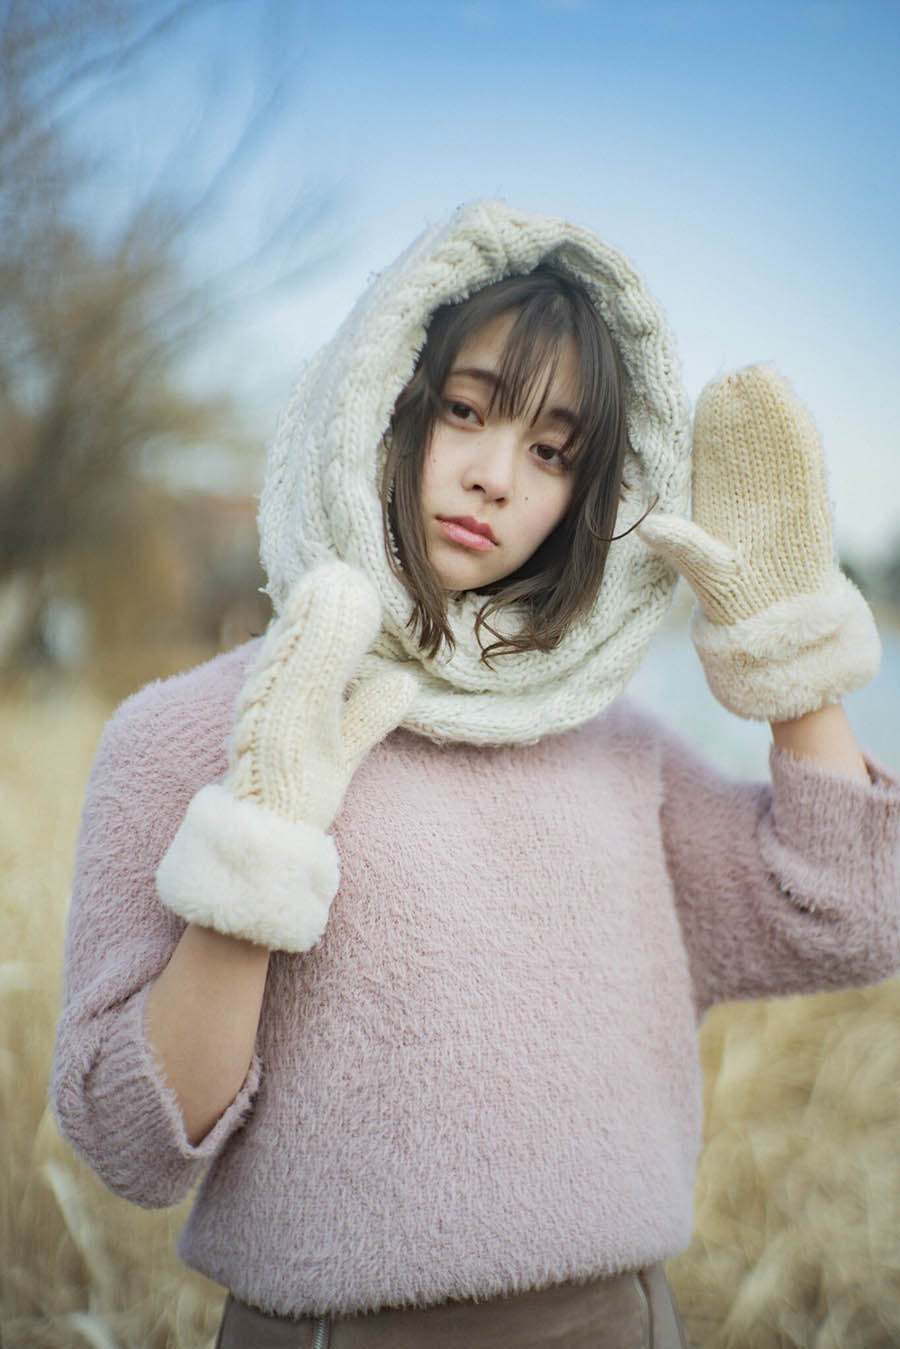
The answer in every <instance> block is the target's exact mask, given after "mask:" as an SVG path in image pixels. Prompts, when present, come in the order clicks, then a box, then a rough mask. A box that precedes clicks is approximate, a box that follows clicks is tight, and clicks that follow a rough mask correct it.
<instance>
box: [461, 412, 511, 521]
mask: <svg viewBox="0 0 900 1349" xmlns="http://www.w3.org/2000/svg"><path fill="white" fill-rule="evenodd" d="M472 450H473V453H472V458H471V460H470V462H469V464H468V465H467V466H466V472H465V475H464V478H463V486H464V487H467V488H470V489H472V490H474V491H480V492H483V493H484V496H485V497H486V498H487V500H489V501H496V502H501V503H502V502H504V501H506V500H508V498H509V497H510V495H511V494H512V489H513V482H514V479H515V463H516V457H515V450H516V437H515V436H514V435H513V434H512V432H511V431H504V430H502V429H498V430H488V431H486V432H485V433H484V434H482V435H480V436H478V437H477V439H476V441H475V443H474V444H473V446H472Z"/></svg>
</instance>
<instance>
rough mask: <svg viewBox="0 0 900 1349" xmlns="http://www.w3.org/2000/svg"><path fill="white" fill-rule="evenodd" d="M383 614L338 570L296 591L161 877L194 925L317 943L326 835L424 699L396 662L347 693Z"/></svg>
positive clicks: (349, 573)
mask: <svg viewBox="0 0 900 1349" xmlns="http://www.w3.org/2000/svg"><path fill="white" fill-rule="evenodd" d="M380 617H381V611H380V606H379V603H378V597H377V595H376V593H375V590H374V588H373V587H372V585H371V584H370V583H369V581H368V580H367V579H366V578H365V577H364V576H363V575H362V573H360V572H358V571H355V570H354V569H353V568H351V567H349V566H347V565H346V564H345V563H342V562H330V563H327V564H324V565H323V566H320V567H318V568H316V569H315V570H314V571H312V572H310V573H308V574H307V575H306V576H305V577H304V578H303V579H302V580H301V581H300V582H299V583H298V585H297V586H296V587H295V588H294V590H293V591H292V593H291V595H290V596H289V598H288V602H287V604H286V605H285V608H284V611H283V612H282V613H281V615H280V616H279V617H278V618H277V619H276V620H275V621H274V622H273V623H272V625H271V626H270V628H269V630H268V632H267V634H266V637H265V640H264V641H263V645H262V648H261V650H260V653H259V656H258V658H257V660H256V662H255V664H254V665H253V667H252V668H251V669H250V671H249V672H248V675H247V678H246V681H245V683H244V687H243V689H242V690H241V694H240V697H239V699H238V703H237V709H236V717H235V725H234V730H233V733H232V735H231V739H230V741H229V746H228V771H227V773H226V775H225V777H224V779H223V780H222V782H221V783H215V784H211V785H210V786H208V787H204V788H202V789H201V790H200V791H199V792H198V793H197V794H196V796H195V797H194V798H193V799H192V801H191V803H190V805H189V807H188V810H187V814H186V815H185V818H184V821H183V822H182V824H181V827H180V828H179V830H178V833H177V834H176V835H175V838H174V839H173V841H172V844H171V846H170V847H169V850H168V852H167V853H166V855H165V857H164V858H163V860H162V862H161V863H160V867H159V870H158V872H157V888H158V890H159V894H160V898H161V899H162V900H163V902H164V903H165V904H167V905H168V906H169V908H171V909H173V910H174V911H175V912H176V913H178V914H180V915H181V917H182V918H185V919H186V920H187V921H188V922H194V923H199V924H200V925H202V926H204V927H213V928H215V929H217V930H218V931H220V932H225V933H228V934H230V935H232V936H237V937H243V938H246V939H248V940H250V941H254V942H257V943H259V944H260V945H262V946H267V947H269V948H270V949H272V950H283V951H305V950H308V949H309V947H311V946H312V945H314V944H315V942H317V941H318V940H319V938H320V937H321V936H322V933H323V932H324V930H325V925H326V922H327V920H328V912H329V908H330V905H331V901H332V899H333V897H334V895H335V893H336V891H337V887H338V879H339V873H338V858H337V851H336V849H335V846H334V841H333V839H332V837H331V835H330V834H329V833H327V832H326V831H327V830H328V828H329V826H330V825H331V823H332V821H333V819H334V817H335V816H336V815H337V813H338V811H339V810H340V808H341V803H342V802H343V799H344V793H345V792H346V789H347V786H348V784H349V782H350V779H351V777H352V775H353V773H354V772H355V771H356V768H357V766H358V765H359V763H360V762H361V760H362V759H363V758H364V757H365V755H366V754H367V753H368V751H369V750H370V749H371V748H372V746H373V745H375V744H376V743H377V742H378V741H379V740H381V739H382V738H383V737H384V736H385V735H387V734H388V733H389V732H390V731H391V730H393V729H394V727H395V726H397V725H398V723H399V722H400V721H401V720H402V718H403V716H404V714H405V712H406V711H407V709H408V708H409V706H410V704H411V702H412V700H413V697H414V696H415V691H416V683H415V679H414V677H413V676H412V675H411V674H410V673H408V672H406V671H403V670H400V669H392V668H388V669H385V670H382V671H380V672H379V673H377V674H375V675H373V676H371V677H369V678H367V679H365V680H358V681H357V682H356V683H355V684H353V687H352V690H351V691H350V693H349V696H348V695H347V690H348V687H349V686H350V685H351V683H352V681H353V680H354V678H355V676H356V674H357V671H358V669H359V666H360V663H361V661H362V659H363V657H364V655H365V654H366V652H367V650H368V649H369V647H370V646H371V645H372V642H373V641H374V640H375V637H376V635H377V633H378V629H379V626H380Z"/></svg>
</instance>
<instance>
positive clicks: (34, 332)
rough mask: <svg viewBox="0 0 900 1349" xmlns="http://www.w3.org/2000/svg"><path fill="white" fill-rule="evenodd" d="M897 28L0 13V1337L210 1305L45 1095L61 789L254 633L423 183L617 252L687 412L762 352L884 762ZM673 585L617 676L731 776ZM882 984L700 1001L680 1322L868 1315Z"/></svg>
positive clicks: (800, 1322)
mask: <svg viewBox="0 0 900 1349" xmlns="http://www.w3.org/2000/svg"><path fill="white" fill-rule="evenodd" d="M898 58H900V6H898V5H897V3H896V0H857V2H856V3H851V2H850V0H847V2H846V3H845V2H844V0H778V2H777V3H774V2H767V0H761V2H757V3H751V0H733V2H728V0H722V2H721V3H716V2H715V0H696V2H693V0H683V2H678V0H665V2H663V0H661V2H660V3H651V0H635V3H632V4H628V5H625V4H617V3H611V2H610V0H465V2H463V0H435V3H426V2H425V0H418V3H410V2H408V0H393V2H392V3H387V0H368V2H366V0H334V2H333V3H330V4H326V3H320V2H319V0H0V62H2V67H0V858H2V863H3V876H4V880H3V893H2V896H0V939H2V944H0V951H2V952H3V953H4V954H3V963H2V964H0V1014H2V1018H3V1021H2V1027H3V1038H2V1041H0V1093H2V1096H0V1100H2V1104H3V1109H4V1119H5V1120H6V1121H7V1122H8V1129H7V1133H6V1134H5V1136H4V1137H5V1141H4V1144H3V1158H2V1162H3V1168H4V1170H3V1181H2V1193H0V1206H2V1207H0V1213H2V1216H3V1228H2V1230H3V1232H4V1234H5V1235H4V1237H3V1240H4V1242H5V1243H6V1245H5V1246H4V1248H3V1251H2V1252H0V1254H2V1255H3V1259H2V1262H0V1299H2V1300H0V1312H2V1315H3V1321H2V1325H3V1330H4V1334H5V1336H6V1339H5V1340H4V1343H7V1342H8V1343H9V1344H23V1345H24V1344H28V1345H38V1344H47V1345H57V1344H58V1345H70V1344H77V1345H80V1344H82V1343H86V1344H94V1345H100V1346H109V1345H120V1344H122V1345H125V1344H128V1345H131V1344H134V1345H149V1344H153V1345H156V1344H159V1345H167V1344H173V1345H182V1344H183V1345H191V1344H203V1343H207V1342H208V1341H209V1339H210V1337H211V1335H212V1333H213V1325H214V1319H215V1307H216V1306H217V1303H216V1297H217V1292H216V1290H215V1289H213V1288H212V1286H211V1285H206V1284H205V1283H204V1282H203V1281H200V1280H197V1279H194V1278H193V1276H190V1277H187V1276H185V1274H184V1271H182V1270H181V1269H180V1268H179V1267H178V1265H177V1262H175V1261H174V1260H173V1258H172V1257H171V1255H167V1254H166V1252H167V1251H168V1250H169V1247H170V1246H171V1238H172V1231H173V1230H174V1228H175V1227H177V1223H178V1221H179V1218H178V1215H177V1214H176V1215H175V1217H174V1218H166V1217H162V1218H160V1217H159V1216H158V1215H155V1216H153V1217H152V1218H151V1217H148V1215H143V1214H137V1213H135V1212H133V1211H132V1210H129V1209H126V1208H125V1207H124V1206H121V1205H118V1203H117V1201H112V1200H110V1199H108V1197H107V1196H105V1195H104V1194H103V1193H102V1192H101V1191H100V1189H99V1187H98V1186H96V1184H95V1183H94V1182H93V1180H92V1178H91V1177H90V1176H88V1175H87V1173H86V1172H85V1171H84V1170H83V1168H80V1166H79V1164H78V1163H77V1162H76V1161H75V1159H74V1158H72V1156H71V1154H70V1153H69V1152H68V1151H67V1149H65V1147H63V1146H62V1145H61V1144H60V1143H59V1141H58V1139H57V1138H56V1136H55V1131H54V1127H53V1123H52V1120H51V1119H50V1118H49V1116H48V1115H47V1114H46V1112H45V1097H46V1073H47V1063H48V1056H49V1052H50V1045H51V1042H52V1033H53V1023H54V1021H55V1016H56V1011H57V1008H58V1001H59V968H60V959H61V941H62V929H63V922H64V914H65V907H66V902H67V894H68V884H69V878H70V873H71V857H72V847H73V841H74V834H75V830H76V828H77V820H78V812H79V808H80V800H81V796H82V793H83V788H84V780H85V776H86V773H87V770H88V767H89V764H90V759H91V756H92V753H93V749H94V747H95V745H96V739H97V736H98V734H99V731H100V728H101V726H102V723H103V720H104V719H105V717H106V716H107V715H108V713H109V711H110V710H111V708H112V706H113V705H114V703H115V701H117V700H118V699H120V698H122V697H124V696H125V695H126V694H128V693H129V692H130V691H132V690H133V689H135V688H137V687H139V686H140V685H141V684H143V683H144V682H146V681H147V680H148V679H150V678H154V677H157V676H161V675H165V674H168V673H171V672H173V671H175V670H177V669H181V668H184V667H186V666H188V665H190V664H193V663H196V661H198V660H200V659H203V658H205V657H206V656H208V655H211V654H214V653H215V652H216V651H218V650H220V649H223V648H227V647H229V646H232V645H234V644H236V643H237V642H240V641H243V640H246V638H247V637H249V636H250V635H252V634H254V633H258V632H260V631H262V629H263V628H264V626H265V624H266V621H267V618H268V608H267V602H266V601H265V599H264V597H263V596H262V595H261V593H260V586H261V585H262V584H263V580H264V578H263V576H262V574H261V572H260V570H259V567H258V562H257V556H256V548H257V541H256V526H255V511H256V501H255V493H256V492H257V490H258V487H259V482H260V475H261V469H262V464H263V459H264V451H265V444H266V441H267V439H268V438H269V436H270V435H271V434H272V432H273V430H274V426H275V421H276V418H277V415H278V411H279V408H280V406H281V405H282V403H283V402H284V401H285V400H286V398H287V395H288V393H289V390H290V387H291V384H292V382H293V380H294V378H295V377H296V375H297V373H298V371H299V368H300V366H301V364H302V362H303V361H304V359H305V358H306V357H307V356H309V355H310V354H311V353H312V352H313V351H314V350H315V349H316V348H317V347H318V346H319V345H320V344H321V343H322V342H323V341H324V340H325V339H326V338H328V337H329V336H330V335H331V333H332V332H333V331H334V329H335V328H336V327H337V325H338V324H339V322H340V321H341V319H342V318H343V317H344V315H345V314H346V312H347V310H348V309H349V307H350V305H351V304H352V303H353V301H354V299H355V298H356V296H357V295H358V294H359V292H360V291H361V290H362V289H363V287H364V286H365V284H366V282H367V280H368V278H370V277H371V275H372V273H373V272H374V271H377V270H379V269H380V268H381V267H383V266H384V265H386V264H387V263H388V262H389V261H391V260H392V259H393V257H394V256H395V255H396V254H397V253H398V252H399V251H400V250H401V249H402V248H404V247H405V246H406V245H407V244H408V243H409V242H410V240H411V239H412V238H413V236H414V235H416V234H417V233H418V232H419V231H420V230H421V229H422V228H423V227H424V226H425V225H427V224H429V223H432V222H434V221H435V220H438V219H440V218H442V217H444V216H445V215H446V214H448V213H449V212H450V211H451V210H452V209H453V208H454V207H456V206H457V205H458V204H459V203H460V202H462V201H464V200H467V199H471V198H473V197H477V196H502V197H505V198H506V199H507V200H509V201H510V202H512V203H513V204H516V205H520V206H523V207H526V208H529V209H534V210H538V211H542V212H545V213H548V214H556V215H563V216H566V217H568V218H570V219H572V220H575V221H578V222H579V223H581V224H584V225H587V226H589V227H591V228H593V229H595V230H596V231H597V232H598V233H600V234H601V235H602V236H604V237H605V238H607V239H608V240H609V241H610V242H612V243H613V244H615V245H616V246H617V247H618V248H620V249H621V250H622V251H624V252H625V253H626V254H627V255H628V256H629V257H630V258H631V259H632V260H633V261H634V263H635V265H636V266H637V268H638V269H639V270H640V271H641V272H642V273H643V274H644V275H645V277H646V279H647V281H648V283H649V285H650V287H651V289H652V291H653V292H654V294H655V295H656V296H657V297H658V298H659V299H660V301H661V302H662V304H663V306H664V308H665V309H666V311H667V313H668V316H669V318H670V320H671V323H672V326H673V327H674V329H675V332H676V334H677V336H678V339H679V344H680V350H681V356H682V362H683V368H684V375H685V382H686V384H687V387H688V391H689V393H690V394H691V396H692V398H693V397H696V395H697V393H698V392H699V390H700V388H701V387H702V385H703V384H704V383H705V381H706V380H707V379H708V378H710V377H712V376H714V375H716V374H721V373H723V372H724V371H725V370H727V369H729V368H732V367H734V366H739V365H742V364H745V363H747V362H750V361H756V360H767V361H772V362H774V363H775V364H776V365H777V366H778V367H779V368H780V369H781V370H782V371H783V372H784V373H785V374H786V375H788V377H789V378H790V379H791V380H792V382H793V383H794V385H795V387H796V389H797V391H798V393H799V394H800V396H801V397H802V398H803V399H804V400H805V401H806V402H807V403H808V404H809V406H810V407H811V408H812V410H813V412H814V414H815V416H816V418H817V421H818V423H819V425H820V427H821V430H822V434H823V438H824V444H825V451H826V457H827V461H828V468H829V483H830V491H831V495H832V497H833V501H834V509H835V519H836V537H837V544H838V548H839V552H840V554H841V558H842V561H843V563H844V565H845V567H846V569H847V570H848V571H850V573H851V574H852V575H853V577H854V578H855V579H856V580H857V581H858V583H859V584H860V585H861V587H862V588H863V589H864V591H865V592H866V594H867V595H868V597H869V598H870V600H871V602H872V604H873V607H874V608H875V610H876V615H877V618H878V621H879V625H880V627H881V630H882V634H883V638H884V646H885V661H884V667H883V670H882V673H881V675H880V676H879V678H878V679H877V680H876V681H875V682H874V683H873V684H872V685H871V686H870V687H869V688H868V689H866V690H862V691H861V692H860V693H858V694H855V695H853V697H852V698H851V699H849V700H848V706H849V710H850V715H851V719H852V720H853V723H854V725H855V727H856V729H857V731H858V734H859V735H860V736H861V738H862V739H863V740H864V741H865V742H866V743H867V744H868V745H869V746H870V747H871V749H872V750H873V751H874V752H875V753H876V755H877V756H878V757H880V758H881V759H882V760H883V761H884V762H886V763H887V764H889V765H892V766H894V767H895V768H900V715H898V694H900V628H898V614H900V431H898V425H900V423H898V419H897V417H896V415H895V408H894V404H895V400H896V397H897V390H898V383H897V370H898V368H900V268H898V266H897V233H896V219H897V212H898V205H900V191H898V157H897V148H896V147H897V136H898V128H900V115H898V114H900V85H898V81H897V78H896V70H897V68H898ZM688 607H689V606H688V601H687V597H686V596H685V595H684V594H681V596H680V600H679V602H678V603H676V605H675V607H674V609H673V612H672V616H671V620H670V621H669V622H668V623H667V625H666V628H665V629H664V631H663V632H662V633H661V634H660V637H659V639H658V641H657V642H656V643H655V644H654V647H653V649H652V650H651V653H650V656H649V657H648V660H647V661H646V663H645V665H644V667H643V668H642V670H641V672H640V674H639V676H638V678H637V680H636V682H635V685H634V691H635V692H636V693H637V694H638V696H639V697H641V698H642V699H644V700H645V701H647V702H648V703H650V704H651V705H653V706H655V707H657V708H658V709H659V710H661V711H662V712H663V713H664V714H665V715H666V716H667V717H668V718H669V719H670V720H674V721H675V722H676V724H677V725H679V727H680V728H681V729H682V730H683V731H684V732H685V733H687V734H688V735H689V736H691V737H692V738H693V739H694V740H695V741H697V743H699V744H701V745H702V747H703V748H704V749H705V750H706V751H707V753H708V754H709V755H710V756H711V757H712V758H714V759H715V760H717V761H718V762H719V763H720V764H721V765H722V766H723V767H726V768H728V769H730V770H732V771H735V772H739V773H752V774H759V773H764V772H765V771H766V754H767V748H768V736H767V733H766V731H765V729H763V728H760V727H757V726H751V725H748V724H744V723H740V722H738V721H737V719H736V718H734V717H731V716H729V715H728V714H726V713H724V712H723V711H722V710H721V709H720V708H719V707H718V705H717V704H716V703H715V702H714V700H713V699H712V698H711V696H710V695H709V694H708V692H707V691H706V688H705V685H704V683H703V677H702V673H701V672H700V669H699V666H698V664H697V662H696V658H695V657H694V656H693V653H692V651H691V648H690V645H689V642H688V641H687V638H686V635H685V631H684V620H685V615H686V612H687V609H688ZM896 1004H897V993H896V989H895V988H894V986H893V984H892V983H891V984H888V985H884V986H882V988H881V989H879V990H875V991H873V992H869V993H851V994H847V995H840V996H839V997H838V998H834V997H832V998H830V999H828V998H826V999H804V1000H797V999H792V1000H789V1001H788V1002H786V1003H779V1004H772V1005H767V1006H758V1007H754V1008H737V1009H722V1012H721V1014H719V1013H717V1014H715V1015H714V1017H712V1018H710V1022H709V1023H707V1027H706V1028H705V1030H704V1040H703V1051H704V1064H705V1068H706V1072H707V1092H708V1101H707V1108H708V1123H707V1129H708V1138H707V1151H706V1153H705V1154H704V1167H705V1168H706V1170H703V1171H702V1172H701V1184H700V1186H699V1187H698V1211H697V1213H698V1216H697V1238H696V1240H695V1244H694V1246H693V1247H692V1250H691V1252H690V1253H689V1255H688V1257H686V1258H685V1261H686V1262H683V1263H682V1264H681V1265H680V1266H679V1267H678V1269H677V1270H676V1276H677V1277H678V1278H679V1279H680V1286H679V1292H680V1294H681V1295H682V1298H683V1301H684V1303H685V1306H686V1308H687V1309H688V1313H689V1317H690V1319H689V1329H690V1330H691V1335H692V1344H704V1345H707V1344H708V1345H714V1344H716V1345H718V1344H722V1345H725V1344H728V1345H756V1344H759V1345H768V1344H773V1345H774V1344H785V1343H786V1344H798V1345H807V1344H809V1345H813V1344H815V1345H818V1346H827V1345H835V1346H837V1345H844V1346H847V1345H856V1344H859V1345H865V1346H878V1345H880V1344H882V1343H883V1344H885V1345H888V1344H896V1343H898V1342H900V1240H898V1238H897V1236H896V1233H897V1232H898V1231H900V1226H898V1222H897V1219H898V1218H900V1165H898V1163H897V1161H896V1160H895V1159H893V1154H894V1152H895V1151H896V1149H895V1148H891V1146H890V1145H889V1140H890V1138H891V1137H895V1136H896V1127H897V1123H898V1120H900V1100H898V1095H897V1088H895V1087H894V1086H893V1084H894V1083H898V1082H900V1072H898V1069H900V1043H898V1040H900V1035H898V1030H897V1025H896V1021H897V1018H896V1012H897V1006H896ZM851 1045H852V1046H853V1050H852V1053H851V1052H850V1050H849V1049H848V1046H851ZM861 1064H866V1065H867V1066H868V1067H867V1071H869V1073H870V1076H869V1077H868V1078H866V1079H865V1081H864V1082H861V1081H860V1080H858V1079H857V1080H855V1081H854V1085H853V1089H852V1090H850V1088H849V1086H848V1082H849V1076H848V1075H849V1074H851V1072H853V1073H857V1074H858V1073H859V1072H860V1071H861V1067H860V1065H861ZM829 1073H830V1074H831V1075H832V1076H831V1077H829ZM823 1082H824V1083H826V1084H827V1083H831V1085H830V1086H826V1087H823V1086H822V1084H823ZM817 1084H818V1085H817ZM835 1084H837V1085H835ZM726 1087H727V1090H726ZM810 1111H812V1112H813V1113H812V1114H810V1113H809V1112H810ZM823 1111H824V1115H823V1113H822V1112H823ZM817 1112H818V1113H817ZM773 1120H774V1122H775V1129H776V1131H775V1132H772V1128H773ZM823 1120H824V1123H823ZM823 1138H824V1140H825V1142H824V1143H823V1142H822V1140H823ZM812 1139H816V1140H817V1142H816V1144H815V1148H818V1149H819V1150H818V1151H815V1148H814V1147H813V1143H812V1142H811V1140H812ZM854 1139H857V1140H858V1142H857V1143H854V1141H853V1140H854ZM823 1147H824V1149H825V1151H824V1152H823V1151H822V1150H821V1149H822V1148H823ZM811 1149H813V1150H812V1151H811ZM859 1149H862V1151H861V1152H860V1151H859ZM811 1158H815V1160H814V1161H813V1160H811ZM829 1175H830V1176H831V1177H832V1178H833V1177H834V1176H835V1175H839V1176H840V1177H841V1180H840V1183H836V1184H832V1185H831V1187H830V1190H829V1185H828V1182H827V1177H828V1176H829ZM829 1194H830V1199H829V1198H828V1195H829ZM145 1220H146V1221H145ZM147 1224H149V1225H147ZM798 1224H799V1227H798ZM148 1252H149V1253H150V1257H151V1258H150V1259H149V1265H148V1259H147V1258H148ZM792 1337H793V1338H792Z"/></svg>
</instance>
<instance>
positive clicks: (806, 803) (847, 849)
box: [760, 746, 900, 928]
mask: <svg viewBox="0 0 900 1349" xmlns="http://www.w3.org/2000/svg"><path fill="white" fill-rule="evenodd" d="M769 763H770V767H771V772H772V786H773V800H772V810H771V813H770V814H769V815H767V816H765V817H764V818H763V822H762V824H761V829H762V837H761V840H760V842H761V846H762V852H763V858H764V860H765V862H766V864H767V865H768V866H769V868H770V869H771V870H772V871H773V872H774V873H775V874H776V875H778V876H779V878H780V881H781V884H782V888H784V889H787V890H788V891H789V892H790V894H791V896H792V897H793V899H794V900H795V902H797V903H799V904H800V905H801V906H802V907H803V908H805V909H808V910H809V911H811V912H816V911H819V912H823V913H826V912H829V911H830V912H832V913H842V912H847V911H848V907H849V908H850V909H852V910H854V911H855V910H858V909H861V910H867V911H869V912H870V913H872V912H873V911H875V912H877V911H879V910H881V911H882V912H883V916H884V918H885V920H886V921H889V922H890V924H891V926H892V928H896V927H897V925H898V921H900V779H898V777H897V776H896V775H895V774H893V773H891V772H890V771H889V770H887V769H885V768H883V767H881V766H880V765H878V764H877V763H875V761H874V760H872V759H870V758H868V757H866V767H867V769H868V771H869V777H870V781H869V782H863V781H861V780H860V779H858V778H853V777H849V776H847V775H846V774H843V773H838V772H836V771H834V770H832V769H828V768H823V767H821V766H820V765H818V764H816V763H815V762H814V761H812V760H810V759H807V758H801V757H797V756H795V755H793V754H791V753H790V752H789V751H787V750H779V749H776V748H775V747H774V746H773V747H772V749H771V751H770V755H769ZM798 840H802V852H801V851H800V850H799V848H798ZM813 897H814V898H813Z"/></svg>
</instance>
